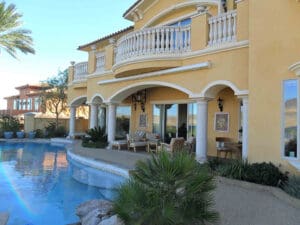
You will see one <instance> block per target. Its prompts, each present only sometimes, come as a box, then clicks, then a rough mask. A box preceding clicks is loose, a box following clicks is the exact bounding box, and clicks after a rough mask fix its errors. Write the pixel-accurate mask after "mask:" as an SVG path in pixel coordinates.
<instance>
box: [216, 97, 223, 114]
mask: <svg viewBox="0 0 300 225" xmlns="http://www.w3.org/2000/svg"><path fill="white" fill-rule="evenodd" d="M217 101H218V107H219V109H220V112H223V103H224V100H223V99H221V98H220V97H219V98H218V100H217Z"/></svg>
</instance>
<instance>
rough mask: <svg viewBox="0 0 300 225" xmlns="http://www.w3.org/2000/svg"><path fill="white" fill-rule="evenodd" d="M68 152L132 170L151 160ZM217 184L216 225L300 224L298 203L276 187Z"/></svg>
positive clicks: (108, 152) (142, 156) (79, 149)
mask: <svg viewBox="0 0 300 225" xmlns="http://www.w3.org/2000/svg"><path fill="white" fill-rule="evenodd" d="M71 151H72V152H73V153H75V154H78V155H80V156H82V157H87V158H89V159H94V160H96V161H102V162H107V163H109V164H113V165H116V166H119V167H121V168H125V169H133V168H134V166H135V163H136V162H137V161H138V160H144V159H147V158H150V157H151V156H150V155H149V154H148V153H146V152H145V151H143V150H141V151H138V152H137V153H134V152H130V151H127V150H121V151H118V150H108V149H90V148H83V147H81V146H80V142H76V143H75V144H74V145H73V147H72V149H71ZM216 184H217V188H216V190H215V191H214V196H215V203H216V204H215V208H216V210H217V211H218V212H219V213H220V216H221V221H220V223H219V225H299V224H300V200H297V199H294V198H291V197H290V196H288V195H287V194H286V193H284V192H282V191H281V190H279V189H277V188H269V187H266V186H262V185H255V184H250V183H246V182H240V181H235V180H229V179H224V178H217V179H216ZM274 190H275V191H274ZM274 193H276V194H274Z"/></svg>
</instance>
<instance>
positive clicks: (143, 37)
mask: <svg viewBox="0 0 300 225" xmlns="http://www.w3.org/2000/svg"><path fill="white" fill-rule="evenodd" d="M190 50H191V27H190V26H184V27H175V26H164V27H155V28H146V29H143V30H140V31H136V32H132V33H129V34H126V35H124V36H123V37H121V38H120V39H119V40H118V42H117V46H116V49H115V56H116V57H115V63H120V62H122V61H124V60H127V59H130V58H134V57H139V56H153V55H165V54H168V55H171V54H173V55H176V54H180V53H183V52H187V51H190Z"/></svg>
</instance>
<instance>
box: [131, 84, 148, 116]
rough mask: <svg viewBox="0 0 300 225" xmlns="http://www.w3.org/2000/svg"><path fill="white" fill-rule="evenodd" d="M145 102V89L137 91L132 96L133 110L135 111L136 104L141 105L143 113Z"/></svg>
mask: <svg viewBox="0 0 300 225" xmlns="http://www.w3.org/2000/svg"><path fill="white" fill-rule="evenodd" d="M146 101H147V92H146V89H144V90H142V91H138V92H136V93H135V94H133V95H132V103H133V106H134V110H135V111H136V106H137V104H138V103H140V104H141V110H142V111H143V112H145V103H146Z"/></svg>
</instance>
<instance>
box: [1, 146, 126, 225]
mask: <svg viewBox="0 0 300 225" xmlns="http://www.w3.org/2000/svg"><path fill="white" fill-rule="evenodd" d="M89 169H90V168H89ZM78 172H80V173H81V174H85V173H86V170H85V168H84V167H82V166H81V165H80V164H76V163H70V162H68V161H67V159H66V149H65V148H64V147H63V146H53V145H51V144H40V143H7V142H0V212H1V211H4V212H9V213H10V218H9V223H8V224H9V225H64V224H68V223H74V222H76V221H78V218H77V217H76V215H75V208H76V206H78V205H79V204H80V203H82V202H84V201H87V200H90V199H95V198H98V199H99V198H102V199H112V198H113V197H114V194H115V193H114V190H113V187H114V186H115V185H116V184H119V183H121V182H123V180H124V178H122V177H119V176H116V175H110V174H108V173H105V175H103V174H101V173H100V174H101V175H100V177H99V178H98V179H97V178H96V177H95V176H96V175H94V176H93V177H92V179H97V180H98V182H97V184H98V186H100V187H94V186H89V185H86V184H83V183H80V182H78V181H76V180H75V179H73V178H72V177H71V174H72V175H73V176H74V174H75V175H76V174H77V176H78ZM93 173H95V172H94V171H93ZM95 174H97V173H95ZM89 179H91V178H89ZM101 180H103V185H101ZM99 181H100V182H99ZM89 183H90V182H89Z"/></svg>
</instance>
